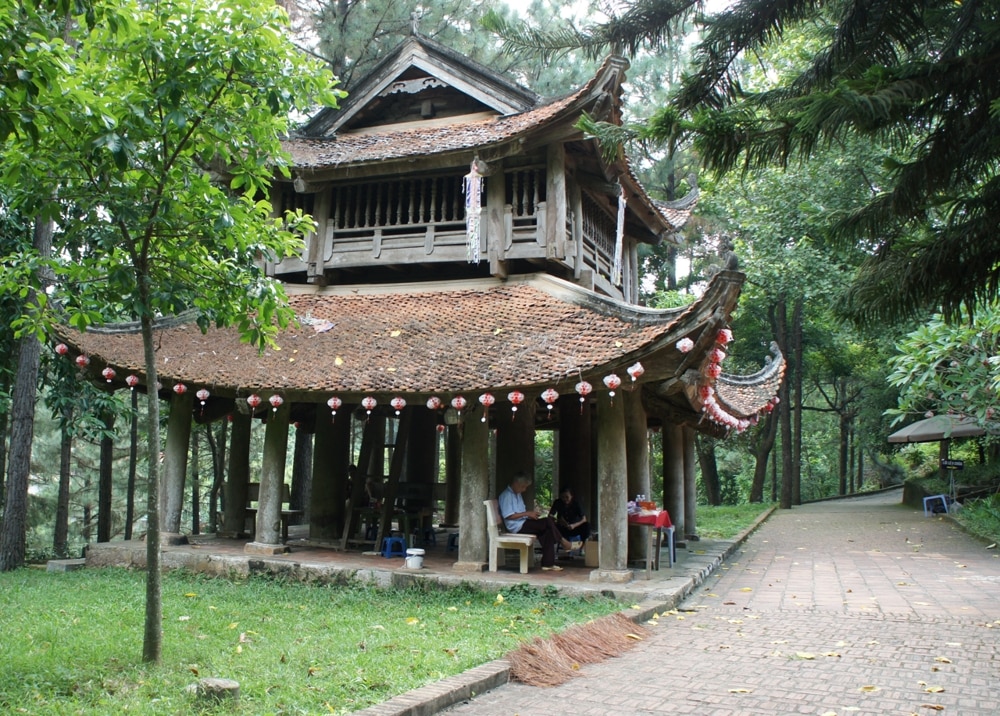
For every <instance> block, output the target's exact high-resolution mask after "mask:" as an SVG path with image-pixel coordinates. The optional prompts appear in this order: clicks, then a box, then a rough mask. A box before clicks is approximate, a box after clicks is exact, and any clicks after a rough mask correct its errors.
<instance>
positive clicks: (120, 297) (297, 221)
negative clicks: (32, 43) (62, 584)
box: [2, 0, 335, 661]
mask: <svg viewBox="0 0 1000 716" xmlns="http://www.w3.org/2000/svg"><path fill="white" fill-rule="evenodd" d="M107 7H109V8H112V9H113V10H114V11H115V12H113V13H110V12H109V13H108V14H107V19H108V21H105V22H103V23H100V24H99V25H96V26H95V27H94V28H93V29H90V30H86V29H84V28H85V26H77V27H80V28H81V29H80V31H79V33H78V35H76V36H75V37H74V38H73V39H74V46H75V48H76V49H75V56H74V58H73V65H72V67H71V68H70V73H71V75H72V77H73V83H72V91H70V92H66V93H64V94H63V95H60V96H58V97H50V98H49V100H50V101H51V102H53V103H54V105H55V106H56V107H57V108H58V109H60V110H61V115H60V116H59V117H57V121H52V122H51V124H50V125H48V126H46V128H45V130H46V131H45V132H44V133H41V134H40V136H39V137H38V139H37V141H35V142H33V143H28V142H23V141H19V140H20V138H16V139H14V140H12V141H10V142H8V145H7V147H6V148H5V164H4V167H3V177H2V179H3V181H4V182H6V183H7V184H8V185H18V186H19V187H21V188H22V189H23V188H25V187H37V186H42V185H43V184H44V181H45V178H46V177H50V176H56V177H59V196H60V197H67V198H71V200H72V204H73V206H74V208H75V214H74V221H73V222H72V223H69V224H67V225H66V226H65V227H64V229H65V231H66V234H67V237H68V238H67V240H68V241H70V242H72V241H74V240H75V239H76V238H77V237H81V240H80V243H81V244H83V243H88V245H89V247H90V249H91V250H90V251H89V252H88V254H87V257H86V260H83V261H80V262H73V263H64V264H61V265H59V266H58V267H57V269H58V273H59V275H60V276H61V277H64V280H66V281H67V282H68V283H69V284H71V285H73V286H74V287H76V289H77V290H76V291H74V292H73V293H71V294H70V293H66V294H62V295H61V298H62V299H63V301H64V310H65V311H66V312H67V314H68V315H69V320H70V321H71V323H72V325H74V326H76V327H78V328H84V327H86V326H87V325H88V324H90V323H92V322H100V321H101V320H103V319H104V318H105V317H104V316H103V315H102V314H101V312H100V311H99V310H97V308H95V307H97V306H106V305H112V306H116V305H121V306H122V307H123V309H124V311H125V312H127V314H129V315H131V316H133V317H135V318H136V319H137V320H138V322H139V325H140V328H141V333H142V337H143V346H144V351H145V362H146V379H147V381H148V384H149V385H155V384H156V381H157V369H156V348H155V344H154V342H153V325H154V319H155V317H156V316H157V315H174V314H178V313H181V312H184V311H188V310H192V311H194V312H195V313H196V314H197V316H198V321H199V323H200V325H202V326H207V325H209V324H210V323H213V322H214V323H216V324H222V325H224V324H234V325H236V326H237V327H238V328H239V329H240V330H241V332H243V333H244V335H245V336H246V337H247V339H248V340H251V341H253V342H255V343H258V344H262V343H264V342H266V341H267V340H268V339H269V337H270V336H271V335H273V332H274V331H275V330H277V328H278V327H280V326H283V325H286V324H287V323H288V321H289V320H290V319H291V315H290V313H289V311H288V309H287V307H286V304H285V303H284V301H283V293H282V291H281V288H280V286H278V285H277V284H276V283H274V282H272V281H270V280H268V279H266V278H265V277H264V276H263V274H262V271H261V266H260V258H261V257H271V258H276V259H279V258H281V257H284V256H286V255H288V254H290V253H291V252H292V251H294V250H295V249H296V248H297V243H296V242H297V241H298V240H300V239H298V238H297V236H296V233H295V230H296V229H297V228H302V227H307V226H308V225H309V221H308V219H307V217H304V216H302V215H300V214H299V215H287V216H286V217H283V218H275V217H272V216H271V213H272V212H271V205H270V203H269V202H268V201H266V200H263V199H262V198H261V197H262V196H266V194H267V190H268V187H269V185H270V181H271V177H272V176H273V172H274V171H275V169H277V170H282V167H283V162H282V159H281V157H282V152H281V146H280V139H281V137H282V136H283V135H284V134H285V133H286V132H287V130H288V127H289V120H288V117H289V115H290V113H291V112H292V111H294V110H299V111H304V110H309V109H312V108H313V107H315V105H316V103H317V102H322V103H333V102H334V100H335V95H334V92H333V90H332V86H333V82H332V77H331V76H330V73H329V72H328V71H324V70H323V69H322V68H320V67H319V66H317V64H316V63H314V62H310V61H307V60H306V59H305V58H304V57H303V56H302V55H301V53H299V52H298V51H297V50H295V48H294V47H293V46H292V45H291V44H290V43H289V42H288V41H287V39H286V37H285V36H284V34H283V33H284V18H285V14H284V12H283V11H281V10H280V9H278V8H276V7H275V6H274V5H273V4H270V3H267V2H264V1H263V0H260V1H257V0H226V1H224V2H205V1H203V0H163V1H162V2H157V3H155V4H149V3H145V2H141V1H140V0H119V2H111V0H109V5H108V6H107ZM26 204H27V202H26ZM94 227H101V228H102V230H98V231H94ZM19 327H20V329H21V330H23V331H28V330H41V324H36V323H34V322H32V321H27V320H26V321H22V322H21V323H20V324H19ZM147 406H148V407H147V416H148V425H149V443H148V451H147V463H148V472H147V474H148V489H147V500H148V507H147V515H148V530H149V531H148V532H147V544H148V549H147V566H148V576H147V592H146V624H145V636H144V642H143V657H144V659H145V660H147V661H158V660H159V658H160V650H161V641H162V637H161V634H160V631H161V622H162V614H161V605H160V582H159V574H160V569H159V564H160V550H159V472H158V469H157V463H158V453H159V445H160V437H159V401H158V399H157V397H156V393H155V391H151V392H150V396H149V400H148V401H147Z"/></svg>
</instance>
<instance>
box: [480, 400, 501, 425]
mask: <svg viewBox="0 0 1000 716" xmlns="http://www.w3.org/2000/svg"><path fill="white" fill-rule="evenodd" d="M479 402H480V403H482V404H483V417H482V418H481V420H482V422H484V423H485V422H486V421H487V420H489V417H490V416H489V413H490V406H491V405H493V403H495V402H497V399H496V398H494V397H493V393H483V394H482V395H480V396H479Z"/></svg>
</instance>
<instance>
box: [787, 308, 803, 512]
mask: <svg viewBox="0 0 1000 716" xmlns="http://www.w3.org/2000/svg"><path fill="white" fill-rule="evenodd" d="M803 302H804V299H803V298H802V297H801V296H799V297H798V298H796V299H795V306H794V307H793V308H792V334H791V340H789V345H790V347H791V349H792V363H793V364H794V365H793V369H792V378H791V380H792V384H791V394H790V397H791V398H792V400H791V403H790V405H789V406H788V409H789V410H790V411H791V412H792V504H793V505H801V504H802V370H803V367H804V365H803V363H804V361H803V357H802V310H803ZM786 380H787V378H786Z"/></svg>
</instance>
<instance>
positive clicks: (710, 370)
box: [705, 363, 722, 378]
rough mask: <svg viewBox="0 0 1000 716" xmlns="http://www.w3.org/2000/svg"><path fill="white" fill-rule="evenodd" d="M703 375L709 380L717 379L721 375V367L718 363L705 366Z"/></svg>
mask: <svg viewBox="0 0 1000 716" xmlns="http://www.w3.org/2000/svg"><path fill="white" fill-rule="evenodd" d="M705 375H707V376H708V377H709V378H718V377H719V376H720V375H722V367H721V366H720V365H719V364H718V363H709V364H708V365H706V366H705Z"/></svg>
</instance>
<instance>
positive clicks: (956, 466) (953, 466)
mask: <svg viewBox="0 0 1000 716" xmlns="http://www.w3.org/2000/svg"><path fill="white" fill-rule="evenodd" d="M941 467H943V468H944V469H946V470H961V469H962V468H963V467H965V461H964V460H944V459H942V460H941Z"/></svg>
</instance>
